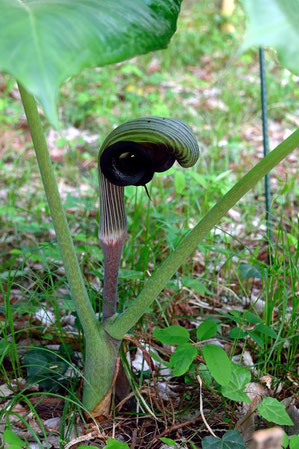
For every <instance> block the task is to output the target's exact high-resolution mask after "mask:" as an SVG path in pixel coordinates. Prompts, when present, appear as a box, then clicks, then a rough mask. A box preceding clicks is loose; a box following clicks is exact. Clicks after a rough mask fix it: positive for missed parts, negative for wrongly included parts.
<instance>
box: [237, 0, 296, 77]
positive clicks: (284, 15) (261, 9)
mask: <svg viewBox="0 0 299 449" xmlns="http://www.w3.org/2000/svg"><path fill="white" fill-rule="evenodd" d="M244 6H245V10H246V12H247V15H248V18H249V23H248V27H247V32H246V37H245V41H244V43H243V45H242V48H241V49H242V50H243V51H244V50H246V49H247V48H250V47H252V46H254V45H257V46H259V47H263V46H265V47H273V48H275V50H276V51H277V53H278V58H279V59H280V61H281V63H282V64H283V65H284V66H286V67H287V68H288V69H289V70H291V71H293V72H294V73H299V52H298V48H299V27H298V23H299V3H298V2H297V1H294V0H267V1H256V0H245V1H244Z"/></svg>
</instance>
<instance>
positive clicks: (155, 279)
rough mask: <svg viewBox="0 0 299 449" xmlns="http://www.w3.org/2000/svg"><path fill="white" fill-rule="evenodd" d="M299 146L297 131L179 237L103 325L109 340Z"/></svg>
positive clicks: (133, 319) (120, 333) (133, 321)
mask: <svg viewBox="0 0 299 449" xmlns="http://www.w3.org/2000/svg"><path fill="white" fill-rule="evenodd" d="M298 145H299V129H297V130H296V131H295V132H293V134H291V135H290V136H289V137H288V138H287V139H286V140H284V141H283V142H282V143H281V144H280V145H278V146H277V147H276V148H275V149H274V150H273V151H271V152H270V153H269V154H268V156H266V157H265V158H264V159H263V160H261V161H260V162H259V163H258V164H257V165H256V166H255V167H253V168H252V169H251V170H250V171H249V172H248V173H247V174H246V175H245V176H243V178H242V179H241V180H240V181H239V182H238V183H237V184H235V185H234V187H233V188H232V189H231V190H229V192H227V193H226V194H225V195H224V196H223V197H222V198H221V199H220V200H219V201H218V202H217V203H216V205H215V206H214V207H213V208H212V209H211V210H210V211H209V212H208V213H207V214H206V215H205V216H204V217H203V218H202V220H200V222H199V223H198V224H197V225H196V226H195V227H194V229H193V230H192V231H191V232H190V233H189V234H188V235H187V236H186V237H184V238H183V240H182V241H181V242H180V244H179V245H178V246H177V248H176V249H175V250H174V251H173V252H172V253H171V254H170V255H169V256H168V257H167V259H166V260H165V262H164V263H163V264H162V266H161V267H160V268H159V269H158V270H157V271H156V272H155V274H154V275H153V276H152V277H151V278H150V279H149V280H148V282H147V284H146V285H145V287H144V288H143V290H142V291H141V293H140V294H139V295H138V296H137V298H136V299H135V301H134V302H133V303H132V304H131V305H130V306H129V307H128V309H126V310H125V312H123V313H122V314H118V315H114V317H111V318H110V319H108V320H107V321H106V322H105V324H104V327H105V330H106V332H108V333H109V334H110V335H111V336H112V337H113V338H116V339H122V338H123V336H124V334H126V333H127V332H128V331H129V330H130V329H131V328H132V327H133V326H134V325H135V324H136V323H137V321H138V320H139V319H140V318H141V316H142V315H143V314H144V312H145V311H146V309H147V308H148V307H149V306H150V305H151V303H152V302H153V301H154V300H155V298H156V297H157V296H158V295H159V293H160V292H161V291H162V289H163V288H164V287H165V285H166V283H167V282H168V281H169V279H171V277H172V276H173V275H174V273H175V272H176V271H177V269H178V268H179V267H180V265H181V264H182V263H183V262H184V261H185V260H186V259H187V257H189V256H190V254H191V253H192V251H194V250H195V248H196V247H197V245H198V243H199V242H200V240H202V239H203V238H204V237H205V236H206V235H207V234H208V232H209V231H210V230H211V229H212V228H213V227H214V226H215V225H216V224H217V223H218V221H219V220H220V219H221V218H222V217H223V216H224V215H225V214H226V213H227V212H228V211H229V210H230V209H231V208H232V207H233V206H234V205H235V204H236V203H237V201H239V200H240V199H241V198H242V196H244V195H245V194H246V193H247V192H248V191H249V190H250V189H252V188H253V187H254V186H255V184H256V183H257V182H258V181H259V180H260V179H261V178H263V176H265V174H266V173H268V172H269V171H270V170H272V168H273V167H275V166H276V165H277V164H278V163H279V162H281V161H282V160H283V159H284V158H285V157H286V156H287V155H288V154H289V153H290V152H291V151H293V150H294V149H295V148H296V147H297V146H298Z"/></svg>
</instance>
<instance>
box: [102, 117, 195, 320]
mask: <svg viewBox="0 0 299 449" xmlns="http://www.w3.org/2000/svg"><path fill="white" fill-rule="evenodd" d="M198 156H199V149H198V145H197V142H196V138H195V136H194V134H193V133H192V131H191V130H190V128H189V127H188V126H186V125H185V124H184V123H183V122H181V121H180V120H175V119H169V118H161V117H146V118H140V119H136V120H131V121H129V122H127V123H124V124H122V125H121V126H119V127H118V128H116V129H114V130H113V131H112V133H111V134H109V136H108V137H107V138H106V140H105V142H104V143H103V145H102V147H101V149H100V152H99V160H98V166H99V187H100V226H99V240H100V244H101V246H102V249H103V253H104V269H105V271H104V273H105V274H104V293H103V307H102V309H103V320H105V319H106V318H109V317H111V316H112V315H114V313H115V312H116V294H117V291H116V289H117V277H118V268H119V264H120V257H121V254H122V248H123V243H124V239H125V237H126V232H127V219H126V214H125V203H124V187H125V186H129V185H135V186H140V185H145V184H147V183H148V182H149V181H151V180H152V178H153V175H154V173H155V172H163V171H166V170H168V169H169V168H170V167H171V166H172V165H173V163H174V162H175V160H177V161H178V162H179V163H180V165H181V166H183V167H191V166H192V165H194V164H195V162H196V161H197V159H198Z"/></svg>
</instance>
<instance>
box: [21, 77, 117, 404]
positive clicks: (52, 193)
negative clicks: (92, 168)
mask: <svg viewBox="0 0 299 449" xmlns="http://www.w3.org/2000/svg"><path fill="white" fill-rule="evenodd" d="M19 90H20V93H21V98H22V102H23V105H24V109H25V113H26V117H27V121H28V125H29V129H30V133H31V136H32V141H33V145H34V149H35V152H36V158H37V161H38V165H39V169H40V173H41V177H42V181H43V185H44V189H45V192H46V196H47V200H48V204H49V207H50V212H51V216H52V219H53V224H54V228H55V232H56V236H57V240H58V244H59V248H60V251H61V255H62V259H63V265H64V268H65V272H66V277H67V280H68V282H69V286H70V290H71V296H72V299H73V301H74V303H75V307H76V311H77V313H78V316H79V319H80V322H81V325H82V327H83V331H84V336H85V342H86V356H85V371H84V380H85V382H84V390H83V404H84V406H85V408H86V409H87V410H89V411H92V410H93V409H94V407H95V406H96V405H97V404H98V403H99V402H100V401H101V399H102V398H103V397H104V396H105V394H106V393H107V391H108V390H109V388H110V386H111V382H112V379H113V375H114V371H115V363H116V357H117V353H118V346H119V343H120V342H117V341H115V340H114V339H113V338H111V337H110V336H108V335H107V334H106V333H105V332H104V330H103V329H101V325H100V323H99V322H98V320H97V318H96V316H95V313H94V311H93V309H92V306H91V303H90V301H89V298H88V295H87V291H86V288H85V285H84V280H83V276H82V273H81V270H80V267H79V263H78V259H77V256H76V253H75V248H74V245H73V241H72V238H71V234H70V231H69V227H68V224H67V220H66V217H65V214H64V210H63V207H62V204H61V200H60V195H59V191H58V187H57V183H56V179H55V175H54V170H53V167H52V163H51V159H50V155H49V151H48V147H47V143H46V139H45V136H44V133H43V130H42V125H41V121H40V117H39V114H38V110H37V106H36V103H35V100H34V98H33V96H32V95H31V94H29V93H28V92H27V91H26V90H25V89H24V88H23V87H22V85H20V84H19Z"/></svg>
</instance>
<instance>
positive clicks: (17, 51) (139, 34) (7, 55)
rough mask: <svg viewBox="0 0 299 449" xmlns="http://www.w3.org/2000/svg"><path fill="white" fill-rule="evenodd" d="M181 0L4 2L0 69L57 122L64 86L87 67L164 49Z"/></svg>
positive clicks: (0, 8)
mask: <svg viewBox="0 0 299 449" xmlns="http://www.w3.org/2000/svg"><path fill="white" fill-rule="evenodd" d="M180 4H181V0H151V1H148V0H109V1H107V0H76V1H74V0H60V1H57V0H43V1H31V0H23V1H21V0H0V11H1V14H0V70H2V71H4V72H7V73H10V74H11V75H13V76H14V77H15V78H16V79H17V80H18V81H19V82H20V83H21V84H23V86H24V87H25V88H26V89H27V90H28V91H29V92H30V93H31V94H33V95H34V96H36V98H37V99H38V100H39V101H40V103H41V105H42V106H43V108H44V110H45V113H46V115H47V116H48V118H49V120H50V121H51V122H52V124H54V125H57V123H58V118H57V111H56V98H57V93H58V88H59V86H60V84H61V83H62V82H63V81H64V80H65V79H66V78H68V77H69V76H71V75H74V74H76V73H78V72H80V70H82V69H83V68H85V67H95V66H103V65H106V64H111V63H115V62H118V61H122V60H124V59H128V58H131V57H133V56H135V55H137V54H143V53H147V52H149V51H152V50H158V49H161V48H165V47H166V46H167V44H168V42H169V40H170V38H171V36H172V35H173V33H174V31H175V29H176V20H177V16H178V13H179V9H180Z"/></svg>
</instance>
